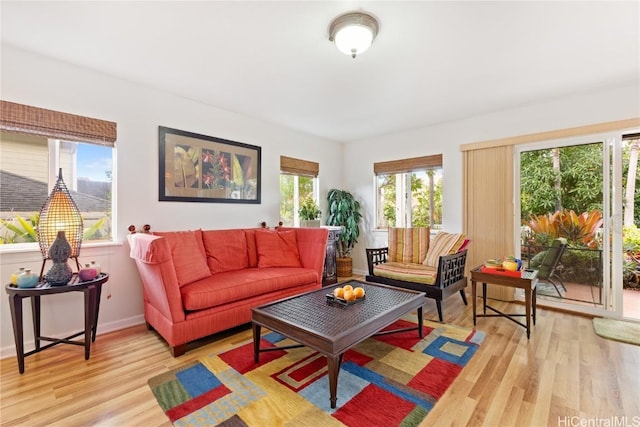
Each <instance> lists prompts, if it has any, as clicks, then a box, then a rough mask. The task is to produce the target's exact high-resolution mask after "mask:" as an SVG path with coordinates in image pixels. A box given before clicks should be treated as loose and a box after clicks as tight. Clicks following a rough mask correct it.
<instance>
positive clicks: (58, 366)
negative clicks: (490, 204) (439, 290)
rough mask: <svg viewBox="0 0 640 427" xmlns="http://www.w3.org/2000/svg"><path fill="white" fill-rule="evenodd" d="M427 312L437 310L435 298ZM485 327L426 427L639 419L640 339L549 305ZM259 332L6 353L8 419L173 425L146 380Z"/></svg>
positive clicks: (455, 300)
mask: <svg viewBox="0 0 640 427" xmlns="http://www.w3.org/2000/svg"><path fill="white" fill-rule="evenodd" d="M494 305H495V307H496V308H498V309H501V310H503V311H504V310H508V311H518V312H522V310H523V307H522V306H520V305H518V304H508V303H502V302H495V303H494ZM444 314H445V322H447V323H453V324H457V325H461V326H465V327H472V326H473V321H472V313H471V301H469V306H468V307H465V306H464V305H463V304H462V300H461V298H459V297H458V296H457V295H454V296H453V297H451V298H448V299H447V300H446V301H445V303H444ZM424 317H425V318H426V319H430V320H435V319H437V314H436V310H435V303H434V302H433V301H431V300H427V302H426V304H425V315H424ZM477 329H479V330H481V331H483V332H485V333H486V338H485V341H484V343H483V344H482V345H481V347H480V349H479V351H478V352H477V353H476V354H475V356H474V357H473V358H472V359H471V361H470V362H469V364H468V365H467V366H466V367H465V368H464V369H463V371H462V373H461V374H460V376H459V377H458V378H457V379H456V381H455V382H454V384H453V385H452V386H451V387H450V388H449V390H448V391H447V392H446V394H445V395H444V396H443V397H442V398H441V400H440V401H439V402H438V403H437V404H436V406H435V407H434V409H433V410H432V411H431V413H429V415H428V416H427V418H426V419H425V421H424V422H423V425H424V426H446V425H470V426H480V425H485V426H560V427H571V426H578V425H590V426H591V425H601V426H603V425H616V424H613V422H614V421H616V420H623V418H622V417H625V416H626V417H627V418H626V420H625V421H626V422H627V423H628V425H634V426H636V425H640V398H638V396H640V346H632V345H629V344H623V343H619V342H615V341H609V340H605V339H602V338H600V337H598V336H597V335H595V333H594V332H593V327H592V324H591V320H590V319H589V318H586V317H581V316H575V315H571V314H567V313H560V312H555V311H550V310H545V309H539V311H538V321H537V325H536V326H535V327H534V328H533V331H532V335H531V340H529V341H527V338H526V334H525V330H524V328H522V327H520V326H518V325H516V324H515V323H513V322H511V321H509V320H506V319H502V318H481V319H478V325H477ZM250 339H251V330H250V328H249V327H248V326H246V327H242V328H238V329H235V330H233V331H231V332H229V333H224V334H219V335H216V336H213V337H211V338H209V339H207V340H203V341H201V342H199V343H197V345H194V346H190V347H189V351H187V353H186V354H185V355H183V356H181V357H179V358H173V357H172V356H171V354H170V353H169V351H168V347H167V346H166V344H165V343H164V342H163V341H162V340H161V339H160V338H159V337H158V336H157V335H156V334H155V333H154V332H151V331H148V330H147V329H146V328H145V327H144V326H142V325H141V326H137V327H133V328H129V329H126V330H122V331H118V332H114V333H110V334H104V335H99V336H98V337H97V340H96V342H95V343H94V345H93V347H92V352H91V359H90V360H88V361H85V360H84V357H83V355H84V350H83V348H82V347H79V346H69V345H60V346H56V347H54V348H51V349H48V350H46V351H44V352H41V353H38V354H36V355H33V356H30V357H28V358H27V359H26V361H25V367H26V370H25V373H24V374H23V375H20V374H19V373H18V369H17V363H16V360H15V358H8V359H4V360H2V361H1V362H0V368H1V382H0V401H1V405H0V420H1V425H2V426H13V425H21V426H39V425H42V426H44V425H47V426H56V425H58V426H89V425H101V426H145V427H146V426H170V425H171V424H170V423H169V421H168V419H167V417H166V416H165V415H164V413H163V412H162V410H161V409H160V407H159V406H158V405H157V403H156V401H155V399H154V397H153V395H152V394H151V391H150V389H149V387H148V386H147V380H148V379H149V378H151V377H153V376H155V375H158V374H161V373H163V372H165V371H167V370H169V369H172V368H175V367H177V366H179V365H182V364H184V363H186V362H189V361H191V360H194V359H197V358H198V357H201V356H204V355H208V354H211V353H216V352H219V351H221V350H223V349H226V348H229V347H231V346H233V345H235V344H238V343H240V342H244V341H247V340H250ZM607 420H609V422H610V424H605V423H606V422H607ZM588 422H590V423H591V424H580V423H588ZM598 423H600V424H598ZM622 425H624V424H622Z"/></svg>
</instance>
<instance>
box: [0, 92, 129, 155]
mask: <svg viewBox="0 0 640 427" xmlns="http://www.w3.org/2000/svg"><path fill="white" fill-rule="evenodd" d="M0 102H1V104H2V109H1V111H2V114H1V115H0V129H1V130H4V131H8V132H16V133H23V134H28V135H42V136H47V137H49V138H55V139H63V140H65V141H81V142H91V143H93V144H100V145H106V146H109V147H113V146H114V145H115V141H116V136H117V129H116V123H114V122H109V121H106V120H99V119H93V118H90V117H84V116H78V115H75V114H69V113H62V112H59V111H54V110H47V109H44V108H38V107H32V106H30V105H23V104H16V103H14V102H9V101H4V100H2V101H0Z"/></svg>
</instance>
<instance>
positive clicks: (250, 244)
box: [244, 229, 258, 268]
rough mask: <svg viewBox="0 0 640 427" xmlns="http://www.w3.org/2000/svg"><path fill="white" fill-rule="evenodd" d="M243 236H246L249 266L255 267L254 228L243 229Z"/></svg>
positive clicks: (256, 258) (256, 262)
mask: <svg viewBox="0 0 640 427" xmlns="http://www.w3.org/2000/svg"><path fill="white" fill-rule="evenodd" d="M244 234H245V237H246V238H247V256H248V258H249V268H256V267H257V266H258V249H257V248H256V230H255V229H249V230H244Z"/></svg>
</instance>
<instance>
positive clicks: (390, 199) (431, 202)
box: [374, 155, 442, 230]
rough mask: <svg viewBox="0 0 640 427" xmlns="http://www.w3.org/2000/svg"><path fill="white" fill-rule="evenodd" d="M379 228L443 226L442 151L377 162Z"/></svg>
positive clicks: (377, 215)
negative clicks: (432, 154) (422, 155)
mask: <svg viewBox="0 0 640 427" xmlns="http://www.w3.org/2000/svg"><path fill="white" fill-rule="evenodd" d="M374 173H375V175H376V176H375V180H376V185H375V186H376V228H387V227H430V228H431V229H432V230H439V229H441V228H442V155H435V156H426V157H417V158H411V159H404V160H394V161H390V162H382V163H375V164H374Z"/></svg>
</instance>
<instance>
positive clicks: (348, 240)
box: [327, 189, 362, 277]
mask: <svg viewBox="0 0 640 427" xmlns="http://www.w3.org/2000/svg"><path fill="white" fill-rule="evenodd" d="M327 201H328V202H329V216H328V217H327V225H333V226H340V227H342V233H340V236H339V238H338V241H337V244H336V252H337V257H336V264H337V269H338V276H342V277H345V276H351V273H352V271H353V261H352V259H351V257H350V255H351V251H352V250H353V248H354V246H355V244H356V242H357V241H358V236H359V235H360V226H359V223H360V220H361V219H362V214H361V213H360V203H359V202H358V201H357V200H356V199H355V197H353V194H351V193H349V192H348V191H344V190H336V189H331V190H329V192H328V193H327Z"/></svg>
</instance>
